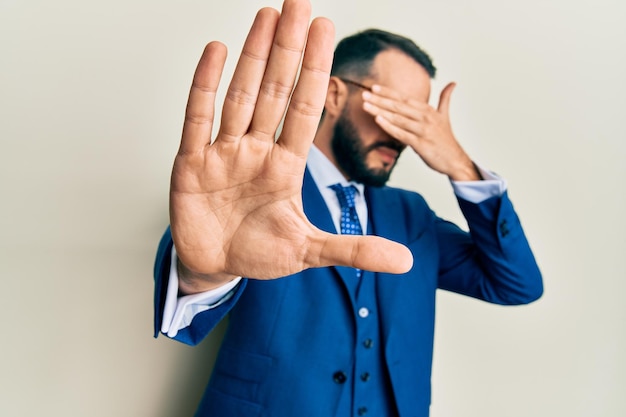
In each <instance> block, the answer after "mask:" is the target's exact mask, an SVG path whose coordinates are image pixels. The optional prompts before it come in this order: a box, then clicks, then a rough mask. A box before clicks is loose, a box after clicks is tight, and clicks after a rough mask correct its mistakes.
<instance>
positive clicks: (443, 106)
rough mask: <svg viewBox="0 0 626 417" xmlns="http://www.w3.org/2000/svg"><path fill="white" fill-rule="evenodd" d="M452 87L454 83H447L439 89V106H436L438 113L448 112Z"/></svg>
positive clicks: (446, 113)
mask: <svg viewBox="0 0 626 417" xmlns="http://www.w3.org/2000/svg"><path fill="white" fill-rule="evenodd" d="M454 87H456V83H454V82H452V83H449V84H448V85H446V86H445V87H444V89H443V90H441V95H440V96H439V106H437V110H438V111H439V113H441V114H444V115H446V116H448V114H449V113H450V97H451V96H452V91H453V90H454Z"/></svg>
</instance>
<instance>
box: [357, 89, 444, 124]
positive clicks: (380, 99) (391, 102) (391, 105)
mask: <svg viewBox="0 0 626 417" xmlns="http://www.w3.org/2000/svg"><path fill="white" fill-rule="evenodd" d="M386 91H392V90H389V89H387V90H386ZM362 97H363V103H364V106H365V105H366V104H368V103H369V104H373V105H375V106H376V107H378V108H381V109H384V110H386V111H388V112H392V113H396V114H401V115H402V116H403V117H406V118H410V119H413V120H422V119H423V118H424V114H425V113H426V112H428V111H431V110H432V109H431V107H430V106H429V105H428V103H422V102H419V101H417V100H410V99H402V98H399V97H400V96H399V95H397V94H396V95H395V96H394V97H391V96H390V95H389V94H387V95H382V94H375V93H373V92H369V91H364V92H363V94H362Z"/></svg>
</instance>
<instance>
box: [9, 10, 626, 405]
mask: <svg viewBox="0 0 626 417" xmlns="http://www.w3.org/2000/svg"><path fill="white" fill-rule="evenodd" d="M262 5H270V6H274V7H280V4H279V2H278V0H255V1H248V0H245V1H244V0H229V1H221V2H217V1H208V0H205V1H199V0H184V1H177V2H174V1H162V0H156V1H155V0H151V1H147V0H130V1H129V0H124V1H122V0H109V1H106V2H104V1H101V2H98V3H96V2H90V1H84V0H82V1H78V0H74V1H72V0H58V1H55V2H50V1H35V0H32V1H28V0H23V1H20V0H0V144H1V145H0V199H1V200H0V231H1V232H0V245H1V246H0V278H1V287H0V306H1V310H0V329H1V336H0V337H1V338H2V343H1V346H2V347H1V349H2V351H1V355H0V415H2V416H7V417H9V416H10V417H13V416H39V415H47V416H72V417H73V416H77V417H83V416H91V417H99V416H102V417H110V416H129V417H138V416H139V417H141V416H146V417H154V416H156V417H170V416H176V417H179V416H190V415H192V413H193V410H194V409H195V406H196V404H197V401H198V399H199V397H200V395H201V391H202V389H203V387H204V384H205V382H206V375H207V373H208V370H209V369H210V367H211V361H212V358H213V355H214V352H215V350H216V344H217V340H218V339H219V334H220V332H221V331H223V326H222V327H221V328H220V331H218V332H216V334H215V336H213V337H212V338H211V339H210V340H208V341H207V342H205V343H203V344H202V345H201V346H199V347H197V348H189V347H186V346H183V345H180V344H177V343H175V342H172V341H169V340H167V339H165V338H159V339H158V340H156V341H155V340H153V339H152V336H151V333H152V302H151V299H152V262H153V257H154V252H155V248H156V245H157V242H158V239H159V238H160V235H161V233H162V231H163V229H164V227H165V226H166V224H167V222H168V214H167V193H168V181H169V173H170V168H171V163H172V160H173V157H174V154H175V152H176V149H177V146H178V140H179V137H180V129H181V123H182V118H183V111H184V107H185V101H186V95H187V91H188V87H189V83H190V80H191V76H192V73H193V70H194V67H195V63H196V62H197V59H198V57H199V55H200V53H201V51H202V48H203V46H204V44H205V43H206V42H208V41H210V40H214V39H219V40H222V41H224V42H225V43H226V44H227V45H229V47H230V52H231V54H230V61H229V66H228V68H227V71H226V73H227V74H229V72H230V71H232V67H233V64H234V61H235V59H234V58H235V57H236V56H237V55H238V53H239V50H240V48H241V45H242V42H243V39H244V36H245V34H246V32H247V29H248V27H249V24H250V22H251V21H252V18H253V16H254V13H255V11H256V9H257V8H258V7H259V6H262ZM313 12H314V14H315V15H324V16H327V17H330V18H331V19H333V20H334V21H335V22H336V26H337V36H338V37H342V36H345V35H348V34H351V33H353V32H355V31H357V30H360V29H364V28H368V27H380V28H383V29H387V30H392V31H396V32H398V33H401V34H404V35H407V36H409V37H411V38H413V39H415V40H416V42H417V43H418V44H420V45H422V46H423V47H424V48H425V49H426V50H427V51H428V52H429V53H430V54H431V55H432V56H433V58H434V60H435V64H436V65H437V67H438V68H439V73H438V76H437V79H436V81H435V84H434V85H435V89H434V91H435V94H434V95H433V100H432V102H433V104H436V103H437V98H438V92H439V91H440V90H441V88H442V87H443V86H444V85H445V83H447V82H448V81H451V80H455V81H457V82H458V87H457V89H456V91H455V92H454V95H453V97H452V118H453V126H454V129H455V132H456V134H457V136H458V137H459V139H460V141H461V142H462V144H463V145H464V146H465V148H466V149H467V150H468V152H469V153H470V155H471V156H472V157H473V158H474V159H475V160H477V161H479V162H480V163H482V164H483V165H485V166H487V167H489V168H491V169H493V170H494V171H496V172H498V173H499V174H501V175H502V176H504V177H505V178H507V179H508V181H509V186H510V195H511V197H512V199H513V201H514V204H515V206H516V208H517V209H518V211H519V213H520V215H521V217H522V221H523V224H524V225H525V228H526V231H527V234H528V237H529V239H530V241H531V244H532V246H533V249H534V251H535V253H536V256H537V259H538V261H539V263H540V266H541V268H542V271H543V273H544V276H545V287H546V290H545V295H544V297H543V298H542V299H541V300H540V301H539V302H537V303H535V304H532V305H530V306H526V307H508V308H506V307H498V306H492V305H488V304H485V303H482V302H478V301H474V300H470V299H465V298H463V297H460V296H456V295H451V294H444V293H441V294H440V295H439V304H438V311H437V314H438V316H437V317H438V319H437V333H436V345H435V362H434V373H433V406H432V415H433V416H434V417H444V416H445V417H447V416H468V417H473V416H476V417H479V416H480V417H526V416H534V417H544V416H545V417H553V416H570V417H574V416H576V417H588V416H596V417H609V416H610V417H622V416H624V415H626V396H625V395H624V394H625V393H626V358H625V356H626V355H625V353H624V352H626V346H625V340H626V325H625V324H624V322H625V321H626V308H625V307H624V302H623V298H624V294H626V284H625V281H626V268H625V267H624V258H625V257H626V237H625V236H626V234H625V233H626V230H625V229H626V228H625V226H626V223H625V221H624V213H625V212H626V193H625V187H624V184H623V182H624V180H625V179H626V168H625V167H626V164H625V162H624V160H625V159H626V146H625V145H624V142H625V141H626V128H625V126H624V121H623V120H624V116H623V113H624V111H625V110H626V83H625V81H624V80H625V78H626V52H625V50H626V25H625V24H624V21H625V20H626V3H624V2H623V1H621V0H593V1H592V0H576V1H572V0H526V1H515V2H513V1H503V0H499V1H496V0H473V1H465V0H439V1H434V0H428V1H427V0H421V1H417V0H386V1H381V0H378V1H372V0H360V1H337V0H313ZM392 182H393V183H394V184H396V185H401V186H403V187H406V188H410V189H415V190H419V191H420V192H422V193H423V194H424V195H425V197H426V198H427V200H428V201H429V202H430V204H431V206H432V207H433V208H434V209H435V210H436V211H437V212H438V213H439V214H440V215H442V216H443V217H447V218H450V219H453V220H457V221H458V220H459V213H458V209H457V208H456V205H455V202H454V199H453V197H452V192H451V190H450V187H449V185H448V184H447V180H446V179H445V178H443V177H441V176H440V175H436V174H434V173H431V172H429V171H428V170H427V169H426V168H424V167H423V165H422V163H421V161H419V159H418V158H417V157H415V156H413V155H405V156H403V158H402V160H401V163H400V166H399V167H398V168H397V171H396V173H395V174H394V177H393V179H392ZM286 417H290V416H286Z"/></svg>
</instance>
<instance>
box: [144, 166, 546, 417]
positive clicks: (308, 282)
mask: <svg viewBox="0 0 626 417" xmlns="http://www.w3.org/2000/svg"><path fill="white" fill-rule="evenodd" d="M365 197H366V200H367V203H368V207H369V216H370V218H369V219H368V221H369V230H370V232H371V233H373V234H376V235H379V236H384V237H386V238H389V239H391V240H394V241H397V242H400V243H403V244H404V245H406V246H407V247H408V248H409V249H410V250H411V252H412V253H413V256H414V265H413V267H412V269H411V270H410V271H409V272H407V273H406V274H404V276H398V275H389V274H383V273H377V274H373V273H371V275H375V276H373V279H375V280H376V283H375V285H376V291H377V298H378V306H379V307H378V308H379V311H380V330H381V336H382V340H383V344H384V346H383V349H384V358H385V362H386V363H385V364H386V366H387V369H388V372H389V377H390V380H391V385H392V391H393V395H394V397H395V398H394V399H395V404H396V405H397V410H398V413H399V415H400V416H401V417H426V416H428V413H429V405H430V377H431V364H432V354H433V334H434V318H435V317H434V314H435V292H436V290H437V289H438V288H441V289H445V290H450V291H454V292H457V293H460V294H465V295H468V296H471V297H475V298H478V299H482V300H485V301H489V302H492V303H497V304H523V303H528V302H531V301H533V300H535V299H537V298H539V297H540V296H541V294H542V291H543V287H542V278H541V274H540V272H539V269H538V267H537V265H536V262H535V260H534V257H533V255H532V252H531V249H530V247H529V245H528V242H527V240H526V238H525V236H524V233H523V230H522V228H521V225H520V222H519V219H518V217H517V215H516V213H515V211H514V209H513V206H512V204H511V202H510V200H509V199H508V196H507V195H506V193H505V194H504V195H503V196H501V197H493V198H490V199H488V200H486V201H484V202H482V203H479V204H473V203H470V202H467V201H464V200H461V199H459V204H460V207H461V210H462V212H463V214H464V216H465V217H466V219H467V221H468V225H469V229H470V232H469V233H466V232H464V231H462V230H461V229H459V228H458V227H457V226H455V225H453V224H452V223H450V222H447V221H444V220H442V219H440V218H438V217H437V216H436V215H435V214H434V213H433V212H432V211H431V210H430V209H429V207H428V206H427V204H426V202H425V201H424V199H423V198H422V197H421V196H420V195H418V194H416V193H413V192H409V191H406V190H401V189H396V188H391V187H381V188H373V187H368V188H366V191H365ZM303 203H304V209H305V212H306V214H307V216H308V217H309V219H310V220H311V222H312V223H314V224H315V225H316V226H317V227H319V228H320V229H323V230H326V231H329V232H333V233H335V228H334V225H333V222H332V219H331V217H330V214H329V212H328V209H327V207H326V205H325V203H324V201H323V199H322V196H321V195H320V193H319V190H318V189H317V187H316V185H315V183H314V181H313V180H312V178H311V176H310V175H309V174H308V172H307V173H305V178H304V183H303ZM171 246H172V239H171V235H170V233H169V230H168V231H167V232H166V233H165V235H164V237H163V239H162V241H161V244H160V246H159V250H158V254H157V259H156V263H155V283H156V287H155V288H156V289H155V312H156V314H155V337H156V335H157V334H158V332H159V329H160V324H161V315H162V311H163V303H164V298H165V290H166V288H167V278H168V273H169V263H170V252H171ZM268 250H271V249H268ZM346 274H351V276H353V274H354V271H353V270H350V269H349V268H343V267H327V268H317V269H309V270H306V271H303V272H301V273H298V274H295V275H293V276H290V277H285V278H281V279H278V280H273V281H258V280H252V279H244V280H242V281H241V283H240V285H239V287H238V288H237V290H236V293H235V295H234V296H233V297H232V298H231V299H230V300H229V301H228V302H226V303H224V304H222V305H220V306H219V307H217V308H215V309H212V310H209V311H206V312H203V313H200V314H199V315H198V316H196V317H195V318H194V320H193V322H192V324H191V325H190V326H189V327H188V328H186V329H183V330H182V331H180V332H179V334H178V336H177V337H176V339H178V340H180V341H182V342H184V343H188V344H192V345H193V344H196V343H198V342H199V341H201V340H202V339H203V338H204V337H205V336H206V335H207V334H208V333H209V332H210V331H211V329H212V328H213V327H214V326H215V325H216V324H217V323H218V322H219V321H220V320H221V319H222V318H223V317H224V316H225V315H226V314H228V315H229V325H228V330H227V332H226V334H225V337H224V341H223V344H222V347H221V350H220V353H219V355H218V358H217V362H216V364H215V367H214V370H213V375H212V377H211V379H210V382H209V384H208V386H207V388H206V391H205V395H204V397H203V400H202V402H201V404H200V408H199V410H198V416H219V417H224V416H229V417H237V416H246V417H256V416H265V417H269V416H275V417H292V416H312V417H313V416H315V417H322V416H323V417H332V416H335V411H336V407H337V404H338V401H339V398H340V396H341V394H342V390H343V389H350V388H349V386H350V384H338V383H336V382H334V381H333V375H335V374H336V373H337V371H340V370H347V369H350V367H351V364H352V363H353V360H354V354H355V353H354V346H355V344H356V343H357V341H355V331H354V329H355V322H354V311H353V310H352V305H351V303H350V301H349V294H348V292H347V287H346V285H345V282H344V279H346V278H347V275H346Z"/></svg>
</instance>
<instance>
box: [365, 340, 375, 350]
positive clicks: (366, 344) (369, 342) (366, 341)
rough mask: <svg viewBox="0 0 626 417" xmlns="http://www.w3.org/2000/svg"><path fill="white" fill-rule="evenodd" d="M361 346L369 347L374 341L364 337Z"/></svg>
mask: <svg viewBox="0 0 626 417" xmlns="http://www.w3.org/2000/svg"><path fill="white" fill-rule="evenodd" d="M363 346H365V349H371V348H372V346H374V341H373V340H372V339H365V340H364V341H363Z"/></svg>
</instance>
